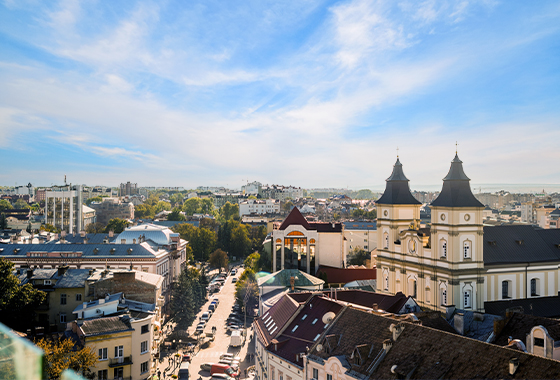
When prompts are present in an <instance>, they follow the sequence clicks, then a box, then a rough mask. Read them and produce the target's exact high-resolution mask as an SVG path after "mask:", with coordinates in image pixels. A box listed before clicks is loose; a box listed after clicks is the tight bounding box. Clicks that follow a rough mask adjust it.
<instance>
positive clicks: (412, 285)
mask: <svg viewBox="0 0 560 380" xmlns="http://www.w3.org/2000/svg"><path fill="white" fill-rule="evenodd" d="M416 291H417V286H416V280H414V279H410V280H408V294H409V295H411V296H412V298H417V295H416Z"/></svg>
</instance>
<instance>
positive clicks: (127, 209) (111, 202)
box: [90, 198, 134, 225]
mask: <svg viewBox="0 0 560 380" xmlns="http://www.w3.org/2000/svg"><path fill="white" fill-rule="evenodd" d="M90 207H91V208H92V209H94V210H95V213H96V216H97V221H98V222H99V223H101V224H104V225H106V224H107V223H109V221H110V220H111V219H115V218H119V219H125V220H132V219H134V205H133V204H132V203H130V202H129V203H123V202H121V201H120V200H119V199H118V198H103V201H102V202H99V203H96V202H94V203H92V204H90Z"/></svg>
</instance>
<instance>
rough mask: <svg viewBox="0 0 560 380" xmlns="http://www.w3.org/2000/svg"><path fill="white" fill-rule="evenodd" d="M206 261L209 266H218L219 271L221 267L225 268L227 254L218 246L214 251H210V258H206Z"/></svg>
mask: <svg viewBox="0 0 560 380" xmlns="http://www.w3.org/2000/svg"><path fill="white" fill-rule="evenodd" d="M208 262H210V265H211V266H213V267H215V268H219V269H220V272H221V271H222V268H227V266H228V263H229V259H228V257H227V254H226V253H225V252H224V251H222V250H221V249H219V248H218V249H216V250H215V251H214V252H212V254H211V255H210V258H209V259H208Z"/></svg>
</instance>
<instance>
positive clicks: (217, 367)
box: [210, 363, 239, 377]
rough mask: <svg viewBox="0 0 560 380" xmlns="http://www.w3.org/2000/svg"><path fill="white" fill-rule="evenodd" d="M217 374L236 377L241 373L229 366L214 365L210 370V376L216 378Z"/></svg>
mask: <svg viewBox="0 0 560 380" xmlns="http://www.w3.org/2000/svg"><path fill="white" fill-rule="evenodd" d="M215 373H225V374H226V375H228V376H231V377H236V376H237V375H239V372H238V371H236V370H234V369H233V368H231V366H229V365H227V364H219V363H217V364H212V367H211V368H210V374H211V375H212V376H214V374H215Z"/></svg>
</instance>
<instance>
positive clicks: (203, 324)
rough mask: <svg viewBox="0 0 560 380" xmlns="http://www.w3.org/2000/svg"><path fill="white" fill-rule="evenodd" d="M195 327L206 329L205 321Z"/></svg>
mask: <svg viewBox="0 0 560 380" xmlns="http://www.w3.org/2000/svg"><path fill="white" fill-rule="evenodd" d="M196 327H197V328H198V327H202V328H205V327H206V321H204V322H200V323H199V324H198V325H196Z"/></svg>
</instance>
